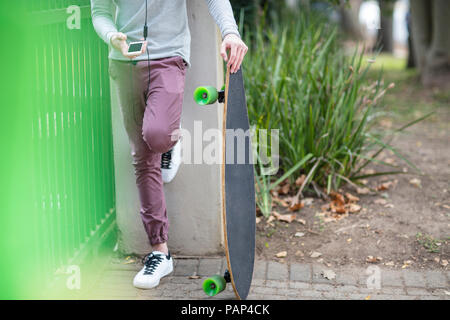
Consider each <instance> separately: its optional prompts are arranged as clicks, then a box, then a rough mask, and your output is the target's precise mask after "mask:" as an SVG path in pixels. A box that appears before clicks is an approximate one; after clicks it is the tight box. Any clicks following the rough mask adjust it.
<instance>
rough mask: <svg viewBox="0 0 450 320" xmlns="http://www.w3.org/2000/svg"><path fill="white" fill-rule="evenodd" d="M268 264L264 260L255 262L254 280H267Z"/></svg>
mask: <svg viewBox="0 0 450 320" xmlns="http://www.w3.org/2000/svg"><path fill="white" fill-rule="evenodd" d="M266 272H267V262H266V261H262V260H257V261H255V267H254V268H253V278H254V279H266Z"/></svg>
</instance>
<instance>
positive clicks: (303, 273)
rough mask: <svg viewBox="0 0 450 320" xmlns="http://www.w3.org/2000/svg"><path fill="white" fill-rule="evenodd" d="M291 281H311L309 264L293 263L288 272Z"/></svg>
mask: <svg viewBox="0 0 450 320" xmlns="http://www.w3.org/2000/svg"><path fill="white" fill-rule="evenodd" d="M289 278H290V280H291V281H304V282H310V281H311V266H310V265H309V264H300V263H293V264H291V272H290V277H289Z"/></svg>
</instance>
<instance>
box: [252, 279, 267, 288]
mask: <svg viewBox="0 0 450 320" xmlns="http://www.w3.org/2000/svg"><path fill="white" fill-rule="evenodd" d="M265 283H266V280H264V279H253V280H252V286H264V285H265Z"/></svg>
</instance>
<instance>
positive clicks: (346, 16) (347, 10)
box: [339, 0, 364, 40]
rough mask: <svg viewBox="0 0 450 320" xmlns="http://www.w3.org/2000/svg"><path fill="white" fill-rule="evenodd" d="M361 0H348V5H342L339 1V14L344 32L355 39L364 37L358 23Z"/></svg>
mask: <svg viewBox="0 0 450 320" xmlns="http://www.w3.org/2000/svg"><path fill="white" fill-rule="evenodd" d="M362 2H363V0H349V4H350V7H347V6H345V5H344V2H343V1H341V3H342V4H341V6H340V9H339V11H340V14H341V25H342V29H343V30H344V32H345V33H347V34H348V35H350V36H351V37H352V38H354V39H356V40H362V39H363V38H364V35H363V32H362V29H361V25H360V23H359V9H360V8H361V4H362Z"/></svg>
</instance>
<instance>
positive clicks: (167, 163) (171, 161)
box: [161, 140, 181, 183]
mask: <svg viewBox="0 0 450 320" xmlns="http://www.w3.org/2000/svg"><path fill="white" fill-rule="evenodd" d="M180 163H181V143H180V140H178V142H177V143H176V144H175V146H174V147H173V148H172V149H170V150H169V151H167V152H166V153H163V154H162V156H161V174H162V180H163V182H164V183H169V182H170V181H172V180H173V178H175V176H176V174H177V172H178V168H179V167H180Z"/></svg>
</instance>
